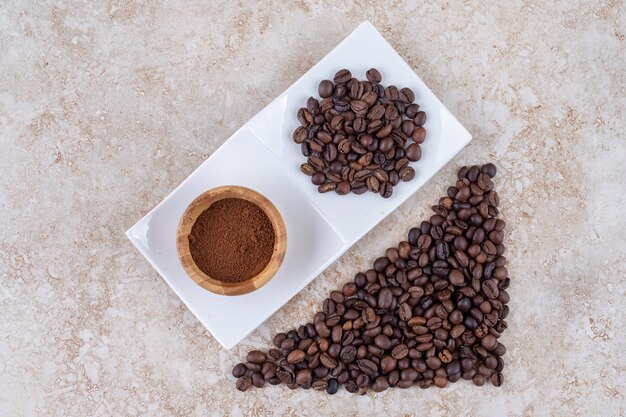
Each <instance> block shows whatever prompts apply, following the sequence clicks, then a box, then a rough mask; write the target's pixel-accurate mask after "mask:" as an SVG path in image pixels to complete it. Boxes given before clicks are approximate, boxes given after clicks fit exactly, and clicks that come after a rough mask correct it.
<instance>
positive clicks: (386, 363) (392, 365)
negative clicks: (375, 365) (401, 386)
mask: <svg viewBox="0 0 626 417" xmlns="http://www.w3.org/2000/svg"><path fill="white" fill-rule="evenodd" d="M396 366H398V361H397V360H396V359H394V358H393V357H391V356H385V357H384V358H382V359H381V361H380V369H381V371H383V372H385V373H389V372H391V371H393V370H394V369H396Z"/></svg>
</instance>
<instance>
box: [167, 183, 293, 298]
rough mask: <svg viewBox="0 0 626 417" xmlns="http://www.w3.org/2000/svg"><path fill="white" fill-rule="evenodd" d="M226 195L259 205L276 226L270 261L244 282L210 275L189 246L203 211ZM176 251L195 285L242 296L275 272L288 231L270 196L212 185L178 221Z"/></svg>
mask: <svg viewBox="0 0 626 417" xmlns="http://www.w3.org/2000/svg"><path fill="white" fill-rule="evenodd" d="M225 198H241V199H244V200H247V201H250V202H252V203H254V204H256V205H257V206H259V207H260V208H261V209H262V210H263V211H264V212H265V214H267V217H269V219H270V222H271V223H272V227H273V228H274V251H273V252H272V256H271V258H270V261H269V262H268V264H267V265H266V266H265V268H264V269H263V270H262V271H261V272H260V273H259V274H258V275H256V276H254V277H252V278H250V279H248V280H246V281H242V282H235V283H229V282H222V281H218V280H216V279H213V278H211V277H210V276H208V275H207V274H205V273H204V272H202V271H201V270H200V268H198V266H197V265H196V263H195V262H194V260H193V258H192V256H191V251H190V249H189V234H190V233H191V228H192V227H193V225H194V223H195V222H196V220H197V219H198V217H199V216H200V214H202V212H204V211H205V210H206V209H208V208H209V207H210V206H211V204H213V203H215V202H216V201H219V200H222V199H225ZM176 250H177V251H178V258H179V259H180V263H181V264H182V266H183V268H184V269H185V272H187V275H189V277H190V278H191V279H193V280H194V281H195V283H196V284H198V285H200V286H201V287H202V288H204V289H205V290H207V291H210V292H212V293H215V294H220V295H241V294H246V293H249V292H252V291H254V290H256V289H258V288H261V287H262V286H263V285H265V284H267V283H268V282H269V280H270V279H272V277H273V276H274V275H275V274H276V271H278V268H279V267H280V265H281V263H282V262H283V259H284V258H285V251H286V250H287V231H286V229H285V223H284V222H283V218H282V217H281V215H280V213H279V212H278V210H277V209H276V207H274V205H273V204H272V203H271V202H270V201H269V200H268V199H267V198H265V197H263V196H262V195H261V194H259V193H257V192H256V191H254V190H251V189H249V188H246V187H239V186H234V185H228V186H224V187H217V188H213V189H211V190H209V191H207V192H205V193H204V194H201V195H200V196H198V197H197V198H196V199H195V200H193V201H192V202H191V204H189V206H188V207H187V209H186V210H185V212H184V213H183V215H182V216H181V218H180V221H179V223H178V229H177V232H176Z"/></svg>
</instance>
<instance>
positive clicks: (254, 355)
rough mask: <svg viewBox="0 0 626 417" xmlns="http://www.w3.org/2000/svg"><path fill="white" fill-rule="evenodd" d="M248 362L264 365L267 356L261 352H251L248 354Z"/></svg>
mask: <svg viewBox="0 0 626 417" xmlns="http://www.w3.org/2000/svg"><path fill="white" fill-rule="evenodd" d="M246 360H247V361H248V362H252V363H257V364H263V363H264V362H265V361H266V360H267V356H266V355H265V353H263V352H261V351H260V350H251V351H250V352H248V355H247V356H246Z"/></svg>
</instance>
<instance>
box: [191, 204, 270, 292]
mask: <svg viewBox="0 0 626 417" xmlns="http://www.w3.org/2000/svg"><path fill="white" fill-rule="evenodd" d="M274 239H275V232H274V228H273V227H272V223H271V222H270V219H269V217H267V214H265V212H264V211H263V210H262V209H261V208H260V207H259V206H257V205H256V204H254V203H251V202H250V201H247V200H244V199H241V198H225V199H223V200H219V201H216V202H215V203H213V204H212V205H211V206H210V207H209V208H208V209H206V210H205V211H204V212H202V214H200V216H199V217H198V219H197V220H196V222H195V224H194V225H193V227H192V228H191V233H190V234H189V249H190V251H191V257H192V258H193V260H194V262H195V263H196V265H198V268H200V270H202V272H204V273H205V274H207V275H208V276H210V277H211V278H213V279H216V280H218V281H222V282H241V281H245V280H247V279H250V278H252V277H254V276H255V275H257V274H258V273H259V272H261V271H262V270H263V268H265V266H266V265H267V264H268V262H269V261H270V258H271V256H272V252H273V250H274Z"/></svg>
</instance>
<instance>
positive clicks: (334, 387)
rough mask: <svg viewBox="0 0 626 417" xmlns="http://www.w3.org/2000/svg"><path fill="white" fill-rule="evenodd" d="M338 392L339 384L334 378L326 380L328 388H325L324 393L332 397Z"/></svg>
mask: <svg viewBox="0 0 626 417" xmlns="http://www.w3.org/2000/svg"><path fill="white" fill-rule="evenodd" d="M338 390H339V382H337V380H336V379H335V378H330V379H329V380H328V388H326V393H327V394H330V395H334V394H336V393H337V391H338Z"/></svg>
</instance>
